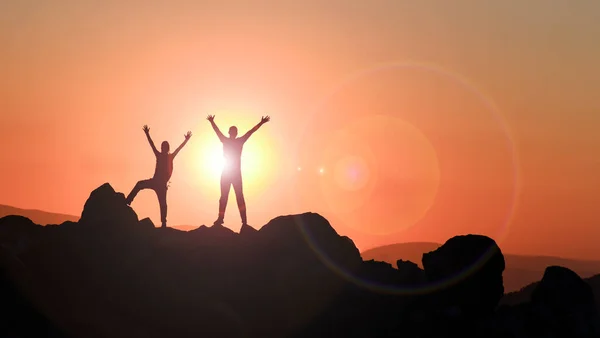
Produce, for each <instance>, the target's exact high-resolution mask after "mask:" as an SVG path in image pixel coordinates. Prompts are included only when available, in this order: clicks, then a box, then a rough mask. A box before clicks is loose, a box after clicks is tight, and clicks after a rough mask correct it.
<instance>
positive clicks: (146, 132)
mask: <svg viewBox="0 0 600 338" xmlns="http://www.w3.org/2000/svg"><path fill="white" fill-rule="evenodd" d="M143 130H144V133H145V134H146V138H148V143H150V147H152V151H153V152H154V155H157V156H158V150H156V147H155V146H154V142H152V137H150V128H148V126H147V125H145V126H144V128H143Z"/></svg>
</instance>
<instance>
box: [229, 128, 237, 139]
mask: <svg viewBox="0 0 600 338" xmlns="http://www.w3.org/2000/svg"><path fill="white" fill-rule="evenodd" d="M237 133H238V131H237V127H236V126H231V127H229V137H231V138H236V137H237Z"/></svg>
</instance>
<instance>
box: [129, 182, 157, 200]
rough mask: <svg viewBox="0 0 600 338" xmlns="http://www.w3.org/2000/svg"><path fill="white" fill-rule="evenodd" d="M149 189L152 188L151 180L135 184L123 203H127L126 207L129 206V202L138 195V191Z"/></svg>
mask: <svg viewBox="0 0 600 338" xmlns="http://www.w3.org/2000/svg"><path fill="white" fill-rule="evenodd" d="M151 187H152V180H151V179H150V180H142V181H139V182H137V183H136V184H135V186H134V187H133V190H131V192H130V193H129V195H128V196H127V198H126V199H125V203H127V205H131V202H133V199H134V198H135V196H137V194H138V192H140V190H144V189H149V188H151Z"/></svg>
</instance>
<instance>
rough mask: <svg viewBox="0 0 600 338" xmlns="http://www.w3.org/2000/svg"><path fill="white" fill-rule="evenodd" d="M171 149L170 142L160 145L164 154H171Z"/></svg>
mask: <svg viewBox="0 0 600 338" xmlns="http://www.w3.org/2000/svg"><path fill="white" fill-rule="evenodd" d="M169 149H171V147H170V146H169V142H167V141H164V142H163V143H162V144H161V145H160V151H161V152H162V153H163V154H166V153H168V152H169Z"/></svg>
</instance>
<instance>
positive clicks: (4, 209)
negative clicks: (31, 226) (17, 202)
mask: <svg viewBox="0 0 600 338" xmlns="http://www.w3.org/2000/svg"><path fill="white" fill-rule="evenodd" d="M11 215H18V216H24V217H27V218H29V219H30V220H32V221H33V222H34V223H35V224H40V225H48V224H61V223H63V222H66V221H71V222H77V220H79V217H77V216H73V215H66V214H57V213H52V212H46V211H41V210H31V209H20V208H15V207H11V206H8V205H0V217H5V216H11Z"/></svg>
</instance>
